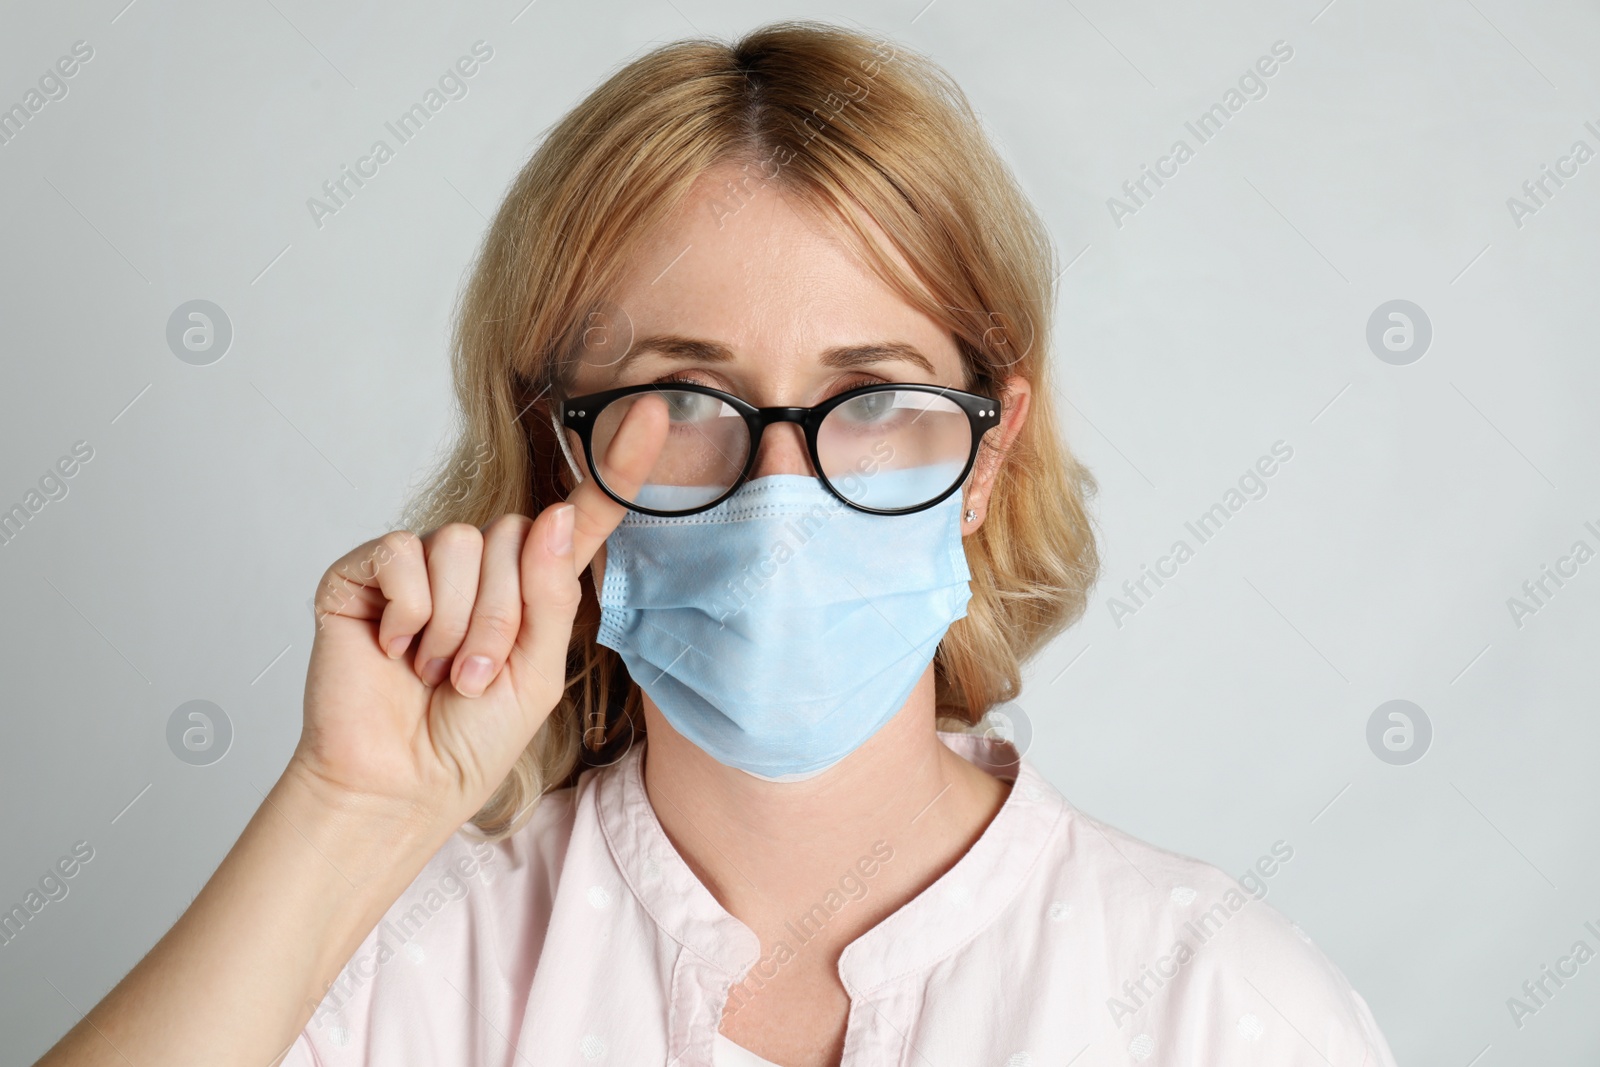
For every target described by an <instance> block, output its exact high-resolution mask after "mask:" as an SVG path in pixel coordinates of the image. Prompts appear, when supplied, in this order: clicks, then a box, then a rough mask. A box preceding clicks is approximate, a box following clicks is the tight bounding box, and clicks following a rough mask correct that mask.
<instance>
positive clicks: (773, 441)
mask: <svg viewBox="0 0 1600 1067" xmlns="http://www.w3.org/2000/svg"><path fill="white" fill-rule="evenodd" d="M815 473H816V472H815V471H814V470H813V469H812V466H811V456H810V454H809V453H808V452H807V451H806V433H805V430H803V429H802V428H801V427H800V426H799V425H798V424H796V423H792V422H780V423H774V424H773V425H771V426H768V427H767V428H766V430H765V431H764V432H763V433H762V434H761V447H760V448H759V449H758V450H757V451H756V465H755V467H754V468H753V469H752V470H751V471H750V477H752V478H764V477H766V476H767V475H769V474H811V475H815Z"/></svg>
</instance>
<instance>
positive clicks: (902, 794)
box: [644, 664, 1008, 949]
mask: <svg viewBox="0 0 1600 1067" xmlns="http://www.w3.org/2000/svg"><path fill="white" fill-rule="evenodd" d="M933 698H934V687H933V666H932V664H930V665H929V667H928V669H927V670H926V671H925V672H924V673H923V676H922V678H921V679H920V680H919V681H918V683H917V686H916V688H915V689H914V690H913V691H912V694H911V697H910V698H909V699H908V700H907V702H906V704H905V706H904V707H903V708H901V710H900V711H899V712H898V713H897V714H896V715H895V716H894V717H893V718H892V719H890V721H889V722H888V724H887V725H885V726H884V727H883V728H882V729H881V730H879V731H878V732H877V733H876V734H874V735H873V736H872V737H871V738H870V739H869V740H868V741H867V742H866V743H865V744H864V745H862V746H861V747H860V748H859V749H857V750H856V751H855V752H853V753H851V754H850V755H849V756H847V757H846V758H845V759H843V760H841V761H840V762H839V763H837V764H835V765H834V766H833V767H830V768H829V769H828V770H826V771H824V772H823V773H822V774H819V775H817V776H816V777H814V778H811V779H808V780H806V781H803V782H767V781H763V780H762V779H759V778H755V777H752V776H751V775H748V774H746V773H744V772H743V771H741V770H738V769H737V768H734V767H727V766H724V765H723V764H720V763H718V762H717V761H716V760H714V759H712V758H711V757H710V756H709V755H707V754H706V753H705V752H703V751H701V750H700V749H699V748H697V747H695V746H694V745H693V744H692V743H691V742H689V741H688V740H687V739H685V738H684V737H683V736H682V735H681V734H679V733H677V732H676V731H675V730H673V729H672V727H671V725H670V724H669V723H667V721H666V720H665V719H664V718H663V717H662V715H661V712H660V710H659V709H658V708H657V707H656V705H655V703H654V702H653V701H652V700H650V698H649V697H648V696H646V697H645V700H644V705H645V718H646V729H647V731H648V737H649V742H648V745H647V748H646V751H645V768H644V775H645V787H646V791H647V792H648V794H649V797H650V803H651V806H652V807H653V808H654V809H655V812H656V817H657V818H658V819H659V820H660V822H661V825H662V827H663V829H665V830H666V832H667V836H668V837H669V838H671V840H672V843H673V845H674V846H675V847H676V848H677V850H678V852H679V853H680V854H681V855H682V856H683V858H684V860H685V861H686V862H687V863H688V864H689V867H690V868H691V869H692V870H693V871H694V873H695V875H696V876H697V877H698V878H699V879H700V881H701V882H702V883H703V884H704V885H705V886H706V888H707V889H709V890H710V891H711V893H712V895H713V896H715V897H716V898H717V900H718V902H719V903H720V904H721V905H722V906H723V907H724V908H725V909H726V910H727V911H728V912H729V914H731V915H733V916H734V917H735V918H737V919H739V920H740V921H742V922H744V923H745V925H747V926H749V927H750V928H751V929H752V930H754V931H755V932H756V934H757V935H758V936H759V937H760V938H761V940H762V943H763V945H766V944H768V943H770V942H771V941H773V940H774V939H775V938H777V937H779V936H782V931H784V930H785V929H786V924H793V923H794V922H795V921H797V920H799V919H801V918H802V917H804V916H805V915H807V914H809V913H812V912H813V911H814V909H815V908H816V906H817V905H818V904H822V905H823V906H824V907H825V908H826V909H827V911H826V912H825V913H819V914H827V915H828V916H829V919H828V923H827V932H826V937H825V939H824V940H826V941H827V942H831V943H832V944H833V947H834V948H835V949H840V948H842V947H843V946H844V945H845V944H848V943H849V942H850V941H851V940H854V939H855V937H856V936H859V934H861V933H862V932H864V931H865V930H867V929H869V928H870V927H871V926H873V925H875V924H876V923H877V922H878V921H879V920H881V919H882V918H883V917H885V916H887V915H888V914H890V913H891V912H893V911H895V910H896V909H898V908H899V907H900V906H902V905H903V904H905V903H906V902H907V901H909V900H910V899H911V898H913V897H914V896H916V895H917V894H918V893H920V892H921V891H922V890H923V889H925V888H927V886H928V885H930V884H932V882H933V881H934V880H936V879H937V878H938V877H939V876H940V875H941V874H943V873H944V872H945V871H947V870H949V868H950V867H951V866H952V865H954V863H955V862H956V861H957V860H958V859H960V857H961V856H962V855H963V854H964V853H965V852H966V850H967V849H968V848H969V847H971V845H972V843H973V842H974V841H976V840H977V838H978V837H979V836H980V835H981V834H982V832H983V829H984V827H986V826H987V825H988V824H989V821H990V820H991V819H992V818H993V817H994V814H995V813H996V812H997V811H998V810H999V808H1000V805H1001V803H1002V802H1003V801H1004V799H1005V795H1006V791H1007V788H1008V787H1007V785H1006V784H1005V783H1003V782H1001V781H999V780H997V779H995V778H994V777H993V776H991V775H990V774H989V773H987V772H986V771H984V770H982V769H981V768H978V767H976V766H974V765H973V764H971V763H969V762H967V761H966V760H965V759H963V758H961V757H960V756H958V755H956V754H955V753H954V752H952V751H950V749H949V748H947V747H946V746H945V744H944V743H943V742H942V741H940V740H939V737H938V734H937V732H936V731H935V729H934V699H933ZM867 872H871V873H870V874H869V873H867ZM830 893H831V894H834V896H832V897H829V894H830ZM841 902H842V903H841ZM789 940H791V941H792V940H793V938H792V937H790V938H789Z"/></svg>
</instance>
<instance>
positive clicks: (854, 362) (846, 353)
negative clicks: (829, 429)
mask: <svg viewBox="0 0 1600 1067" xmlns="http://www.w3.org/2000/svg"><path fill="white" fill-rule="evenodd" d="M646 352H654V353H655V354H657V355H660V356H664V357H666V358H667V359H674V360H681V361H683V362H688V363H731V362H733V361H734V359H735V358H736V357H735V356H734V354H733V350H732V349H730V348H729V347H728V346H727V345H722V344H718V343H717V342H715V341H703V340H699V339H697V338H693V337H680V336H678V335H676V334H657V335H653V336H650V337H646V338H644V339H643V340H640V341H637V342H635V343H634V346H633V347H632V348H631V349H629V350H628V353H627V354H626V355H624V356H623V357H622V359H621V360H620V361H619V362H618V363H617V370H619V371H620V370H622V369H623V368H624V367H626V366H628V364H630V363H632V362H633V361H634V360H635V359H637V358H638V357H639V356H641V355H643V354H644V353H646ZM821 360H822V365H823V366H825V367H837V368H840V369H849V368H852V367H864V366H870V365H872V364H874V363H882V362H885V361H889V360H899V361H902V362H905V363H910V364H912V365H913V366H915V367H919V368H921V369H922V370H923V371H925V372H927V373H928V374H933V373H935V371H934V369H933V362H932V361H931V360H929V359H928V357H927V356H925V355H923V354H922V353H921V352H920V351H918V350H917V347H916V346H915V345H911V344H906V343H905V342H903V341H877V342H873V343H871V344H863V345H835V346H834V347H832V348H827V349H824V350H823V352H822V356H821Z"/></svg>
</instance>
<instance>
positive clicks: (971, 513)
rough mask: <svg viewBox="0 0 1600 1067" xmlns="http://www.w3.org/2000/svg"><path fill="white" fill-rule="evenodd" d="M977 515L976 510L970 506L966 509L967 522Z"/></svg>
mask: <svg viewBox="0 0 1600 1067" xmlns="http://www.w3.org/2000/svg"><path fill="white" fill-rule="evenodd" d="M977 517H978V513H977V512H976V511H973V510H972V509H971V508H968V509H967V521H968V522H971V521H972V520H973V519H975V518H977Z"/></svg>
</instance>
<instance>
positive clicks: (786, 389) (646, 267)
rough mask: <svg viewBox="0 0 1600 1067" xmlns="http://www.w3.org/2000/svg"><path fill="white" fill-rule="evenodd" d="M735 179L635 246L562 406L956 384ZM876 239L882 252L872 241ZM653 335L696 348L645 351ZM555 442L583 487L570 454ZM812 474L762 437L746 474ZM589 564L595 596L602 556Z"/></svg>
mask: <svg viewBox="0 0 1600 1067" xmlns="http://www.w3.org/2000/svg"><path fill="white" fill-rule="evenodd" d="M739 177H740V171H739V170H738V169H737V168H729V169H722V170H713V171H710V172H708V173H707V174H705V175H703V176H702V177H701V179H700V180H699V182H697V184H696V186H695V189H694V193H693V195H691V196H690V198H689V199H688V200H687V201H686V204H685V207H684V210H682V211H681V212H679V213H678V215H677V216H676V217H675V218H673V219H672V220H671V221H670V222H669V223H668V224H666V225H664V226H663V227H662V228H661V229H660V230H659V232H658V233H657V234H656V235H654V237H653V238H652V239H651V240H650V241H648V242H647V243H646V246H645V248H644V250H643V252H642V254H640V255H639V256H638V257H637V260H636V262H635V263H633V264H632V267H631V270H630V273H629V274H628V275H627V277H626V278H625V279H624V280H623V282H622V283H621V285H620V286H619V287H618V289H617V291H616V292H615V294H614V296H613V301H614V307H613V308H612V309H610V311H609V312H608V313H607V316H606V317H607V319H608V320H609V321H607V322H605V323H603V324H601V325H602V326H603V329H596V330H593V331H591V333H590V336H591V344H590V347H589V349H588V350H587V351H586V353H585V356H584V358H583V360H582V362H581V363H580V365H579V367H578V368H577V370H576V376H575V378H574V380H573V382H572V384H571V386H570V390H569V393H568V395H571V396H581V395H583V394H585V393H592V392H598V391H600V390H602V389H610V388H614V387H617V386H623V385H636V384H641V383H645V382H655V381H660V380H663V379H667V378H677V379H679V380H687V381H693V382H699V383H701V384H703V385H710V386H714V387H716V388H719V389H723V390H726V391H727V392H730V393H733V394H734V395H736V396H739V397H741V398H743V399H744V400H746V401H748V402H749V403H751V404H754V405H757V406H759V407H766V406H776V405H785V406H809V405H812V404H817V403H821V402H822V401H823V400H826V399H827V398H828V397H831V396H833V395H835V394H837V393H841V392H843V391H845V390H846V389H851V388H854V387H856V386H859V385H868V384H871V383H874V382H919V383H928V384H933V385H948V386H953V387H955V388H958V389H959V388H963V387H964V386H965V385H966V376H965V373H964V368H963V366H962V360H961V355H960V352H959V350H958V349H957V348H956V344H955V341H954V339H953V338H952V337H950V336H949V334H947V333H946V332H945V331H944V329H943V328H942V327H941V326H940V325H939V324H938V323H936V322H935V321H934V320H933V319H931V318H929V317H928V316H926V315H924V314H923V313H922V312H921V311H919V310H917V309H915V308H913V307H912V306H911V305H909V304H907V303H906V302H905V301H904V300H902V299H901V298H900V297H899V296H898V295H897V294H896V293H894V291H893V290H891V289H889V288H888V287H887V286H886V285H885V284H884V283H883V282H881V281H880V280H878V278H877V277H876V276H874V275H873V274H872V273H871V272H870V271H869V270H867V269H866V268H865V267H863V266H861V265H859V264H858V263H857V262H856V261H855V260H854V259H853V258H852V257H851V256H850V254H849V253H848V252H847V251H846V250H845V248H844V247H843V246H842V245H841V244H839V243H837V240H836V239H835V238H834V237H832V236H831V234H830V233H829V232H828V230H827V228H826V226H827V224H826V223H824V222H822V221H820V220H817V219H814V218H813V217H811V216H810V215H809V214H808V213H807V209H806V208H804V207H803V206H800V205H796V204H794V203H792V202H791V201H789V200H787V199H785V197H784V196H783V195H782V194H781V193H779V192H778V191H777V190H776V188H775V187H773V186H771V185H762V184H760V183H758V182H748V183H746V185H745V186H744V187H743V189H742V191H741V193H740V196H741V197H742V202H741V200H738V199H734V197H733V194H732V193H731V191H730V187H729V186H728V185H727V184H726V183H727V182H728V181H729V179H730V178H731V179H733V180H735V181H737V180H738V179H739ZM732 188H738V186H733V187H732ZM875 230H876V228H875ZM876 236H877V238H878V240H879V241H881V242H882V243H883V244H884V246H885V247H888V246H889V243H888V238H887V235H886V234H884V233H883V232H882V231H881V230H876ZM896 256H897V259H898V261H899V264H900V266H901V268H902V269H903V270H906V271H908V272H909V269H910V268H909V265H908V264H907V263H906V262H905V261H904V260H903V259H899V257H898V254H896ZM663 337H670V338H674V339H677V340H678V341H680V342H684V341H692V342H697V344H694V345H687V344H682V343H679V344H676V345H674V346H671V347H667V346H656V345H652V344H650V340H651V339H654V338H663ZM857 346H859V347H861V348H862V349H866V348H867V347H868V346H871V347H872V349H873V350H870V351H859V352H856V353H853V354H847V355H840V354H838V353H837V352H835V353H834V354H833V356H832V357H831V358H825V354H826V353H828V352H829V350H836V349H840V348H846V347H857ZM1007 384H1008V387H1009V388H1010V389H1011V391H1012V396H1011V397H1010V400H1011V401H1012V403H1013V405H1014V408H1013V410H1012V411H1010V412H1008V415H1007V418H1008V424H1004V425H1002V427H1001V430H1002V432H1003V434H1004V438H1003V439H1006V440H1009V438H1010V436H1012V435H1013V434H1014V433H1015V430H1016V429H1017V428H1018V427H1019V426H1020V422H1021V418H1022V416H1023V415H1024V414H1025V412H1026V407H1027V403H1026V395H1025V394H1026V383H1025V382H1023V381H1022V379H1021V378H1019V377H1016V376H1013V378H1011V379H1009V380H1008V383H1007ZM1019 391H1020V393H1021V394H1023V395H1021V397H1020V400H1021V402H1020V403H1017V402H1016V401H1017V400H1018V396H1017V393H1018V392H1019ZM567 434H568V444H569V447H570V448H571V450H572V454H573V455H574V457H576V458H577V460H578V463H579V465H580V467H582V468H583V471H584V477H585V478H587V477H589V476H590V475H589V470H588V464H587V460H586V458H585V457H584V455H583V451H582V446H581V445H580V443H579V441H578V439H577V435H576V434H575V433H573V432H572V431H567ZM991 436H994V435H991ZM812 473H814V472H813V471H812V469H811V461H810V457H809V455H808V454H807V452H806V445H805V436H804V432H803V431H802V429H801V428H800V427H799V426H798V425H795V424H793V423H783V424H779V425H773V426H769V427H767V430H766V432H765V433H764V434H763V435H762V440H761V448H760V452H759V453H758V455H757V456H756V464H755V467H754V469H753V470H752V471H751V472H750V477H752V478H759V477H762V476H765V475H769V474H812ZM991 480H992V471H985V470H984V469H983V467H981V466H980V468H979V470H978V471H977V472H976V473H975V474H974V476H973V478H972V480H971V483H970V484H971V488H970V489H969V491H968V493H967V497H968V505H969V506H973V507H977V508H980V514H979V517H978V519H977V520H976V521H975V522H972V523H963V526H962V529H963V532H971V530H973V529H975V528H976V527H977V525H978V524H979V523H981V522H982V515H981V505H982V502H983V501H982V493H983V492H984V491H986V487H987V484H988V482H989V481H991ZM980 483H981V485H980ZM593 566H594V582H595V588H597V589H598V588H600V587H601V585H602V584H603V583H604V581H605V569H604V568H605V549H604V546H602V547H601V549H600V551H599V552H597V553H596V555H595V557H594V562H593Z"/></svg>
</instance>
